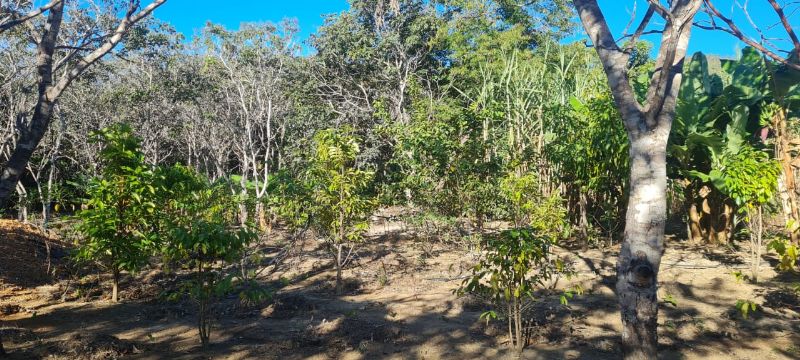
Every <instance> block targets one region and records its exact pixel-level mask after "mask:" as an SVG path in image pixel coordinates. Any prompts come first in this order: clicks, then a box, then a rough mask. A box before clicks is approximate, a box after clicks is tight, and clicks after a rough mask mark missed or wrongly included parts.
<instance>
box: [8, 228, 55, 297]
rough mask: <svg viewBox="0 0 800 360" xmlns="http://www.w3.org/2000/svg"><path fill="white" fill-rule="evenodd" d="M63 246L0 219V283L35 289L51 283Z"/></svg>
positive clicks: (39, 233)
mask: <svg viewBox="0 0 800 360" xmlns="http://www.w3.org/2000/svg"><path fill="white" fill-rule="evenodd" d="M66 248H67V246H66V244H65V243H63V242H61V241H60V240H59V239H57V238H55V237H53V236H51V235H48V234H46V233H44V232H42V231H41V230H39V229H38V228H36V227H34V226H31V225H28V224H23V223H21V222H18V221H14V220H4V219H0V283H6V284H13V285H17V286H37V285H42V284H46V283H49V282H50V281H52V279H53V276H52V274H53V273H54V271H55V269H56V268H57V267H58V265H59V264H60V262H61V260H62V259H63V258H64V256H65V255H66Z"/></svg>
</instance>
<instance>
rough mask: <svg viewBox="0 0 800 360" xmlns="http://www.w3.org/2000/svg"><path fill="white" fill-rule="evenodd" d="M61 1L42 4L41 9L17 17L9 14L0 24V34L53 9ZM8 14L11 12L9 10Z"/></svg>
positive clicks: (55, 0) (52, 0) (56, 0)
mask: <svg viewBox="0 0 800 360" xmlns="http://www.w3.org/2000/svg"><path fill="white" fill-rule="evenodd" d="M62 1H64V0H51V1H50V2H49V3H47V4H44V5H42V6H41V7H39V8H37V9H34V10H32V11H30V12H29V13H27V14H25V15H22V16H17V14H14V13H11V15H10V16H9V17H7V18H6V19H3V22H0V34H2V33H3V32H5V31H6V30H9V29H11V28H13V27H15V26H17V25H19V24H22V23H24V22H26V21H28V20H30V19H33V18H35V17H37V16H39V15H41V14H43V13H44V12H45V11H47V10H50V9H51V8H53V6H56V4H58V3H60V2H62ZM0 9H2V7H0ZM9 12H11V11H10V10H9Z"/></svg>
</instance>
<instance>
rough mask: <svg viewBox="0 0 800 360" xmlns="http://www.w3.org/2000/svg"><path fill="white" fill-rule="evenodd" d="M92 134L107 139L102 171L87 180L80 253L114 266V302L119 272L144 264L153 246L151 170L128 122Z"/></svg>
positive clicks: (78, 255) (100, 138) (87, 257)
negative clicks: (96, 176)
mask: <svg viewBox="0 0 800 360" xmlns="http://www.w3.org/2000/svg"><path fill="white" fill-rule="evenodd" d="M94 139H95V141H100V142H102V143H103V150H102V151H101V153H100V158H101V162H102V163H101V164H102V166H103V170H102V171H101V175H100V177H98V178H95V179H93V180H92V182H91V184H90V185H89V189H88V192H89V199H88V201H87V203H86V205H87V206H88V208H87V209H86V210H83V211H81V212H79V213H78V217H79V218H80V220H81V223H80V224H79V226H78V229H79V231H80V232H81V233H83V234H84V236H85V239H84V240H83V242H82V243H81V244H80V246H79V249H78V253H77V258H78V259H83V260H89V261H96V262H99V263H100V264H102V265H103V266H105V267H106V268H107V269H108V270H110V271H111V273H112V276H113V278H112V282H113V288H112V295H111V299H112V301H114V302H116V301H118V300H119V297H118V289H119V281H120V275H121V272H122V271H123V270H126V271H136V270H138V269H139V268H141V267H142V265H144V264H145V263H146V261H147V258H148V256H149V255H150V254H151V252H152V250H153V249H154V246H155V236H154V235H155V234H154V233H153V231H152V227H153V216H152V214H153V213H154V211H155V208H156V205H155V203H154V202H153V200H154V196H155V188H154V187H153V173H152V171H151V169H150V168H149V167H147V166H146V165H145V164H144V155H143V154H142V152H141V151H140V149H139V139H137V138H136V137H134V136H133V134H132V131H131V129H130V127H128V126H126V125H116V126H112V127H109V128H106V129H103V130H101V131H99V132H97V133H96V134H95V135H94Z"/></svg>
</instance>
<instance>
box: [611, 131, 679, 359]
mask: <svg viewBox="0 0 800 360" xmlns="http://www.w3.org/2000/svg"><path fill="white" fill-rule="evenodd" d="M667 135H668V134H664V133H661V134H659V133H657V132H654V133H652V134H647V135H644V136H642V137H641V138H638V139H635V140H632V142H631V149H630V156H631V181H630V198H629V200H628V212H627V214H626V216H625V223H626V225H625V235H624V239H623V243H622V248H621V250H620V254H619V260H618V262H617V296H618V297H619V302H620V308H621V312H622V327H623V328H622V345H623V348H624V349H623V350H624V352H625V354H626V358H629V359H655V354H656V349H657V345H658V338H657V335H656V325H657V324H656V321H657V319H658V301H657V298H656V292H657V290H658V285H657V284H658V278H657V277H658V268H659V265H660V262H661V254H662V252H663V250H664V244H663V239H664V225H665V222H666V218H667V217H666V213H667V198H666V190H667V167H666V145H667Z"/></svg>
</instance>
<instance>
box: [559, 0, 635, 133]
mask: <svg viewBox="0 0 800 360" xmlns="http://www.w3.org/2000/svg"><path fill="white" fill-rule="evenodd" d="M573 5H575V9H577V11H578V17H579V18H580V20H581V23H582V24H583V27H584V29H585V30H586V34H587V35H589V39H590V40H591V41H592V44H593V45H594V47H595V48H596V50H597V54H598V55H599V57H600V62H601V63H602V64H603V69H604V70H605V72H606V75H607V77H608V85H609V86H610V87H611V92H612V94H613V95H614V101H615V102H616V104H617V108H619V110H620V112H621V113H622V117H623V119H625V127H626V128H627V129H628V130H629V131H636V129H637V127H638V124H637V123H636V122H635V121H636V120H635V119H640V118H641V115H642V113H643V108H642V106H641V104H639V102H638V101H637V100H636V94H635V92H634V91H633V87H632V86H631V84H630V81H629V79H628V68H627V63H628V55H627V54H626V53H625V52H624V51H623V50H622V49H620V48H619V46H618V45H617V42H616V41H614V37H613V36H612V35H611V30H610V29H609V28H608V23H606V20H605V17H604V16H603V12H602V11H601V10H600V7H599V6H598V5H597V1H596V0H574V1H573Z"/></svg>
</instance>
